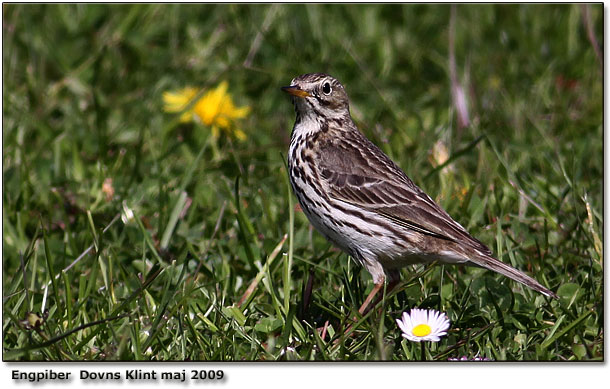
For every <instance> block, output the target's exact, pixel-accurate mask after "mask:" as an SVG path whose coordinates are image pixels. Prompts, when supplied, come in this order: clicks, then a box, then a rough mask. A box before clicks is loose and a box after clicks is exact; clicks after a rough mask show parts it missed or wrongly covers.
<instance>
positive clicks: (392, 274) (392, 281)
mask: <svg viewBox="0 0 610 389" xmlns="http://www.w3.org/2000/svg"><path fill="white" fill-rule="evenodd" d="M399 281H400V271H398V270H390V271H389V272H388V285H387V287H386V288H385V290H384V293H382V294H381V295H380V296H378V297H377V299H376V300H375V302H374V303H372V304H371V301H373V298H374V297H375V295H376V294H377V293H379V290H380V289H381V288H382V287H383V284H384V283H385V278H383V279H382V280H380V281H378V283H377V284H375V286H374V287H373V290H371V293H369V295H368V296H367V297H366V300H364V303H362V306H361V307H360V309H358V312H360V314H361V315H365V314H366V313H367V312H368V311H369V310H370V309H372V308H374V307H376V306H377V304H379V302H380V301H381V300H383V298H384V297H385V296H387V295H388V294H390V292H391V291H392V290H394V288H395V287H396V285H398V282H399ZM369 304H371V307H370V308H368V309H367V307H368V305H369Z"/></svg>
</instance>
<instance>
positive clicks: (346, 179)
mask: <svg viewBox="0 0 610 389" xmlns="http://www.w3.org/2000/svg"><path fill="white" fill-rule="evenodd" d="M282 90H283V91H284V92H287V93H289V94H290V95H292V100H293V103H294V106H295V110H296V121H295V123H294V128H293V130H292V135H291V139H290V150H289V153H288V168H289V175H290V183H291V184H292V189H293V190H294V193H295V195H296V196H297V198H298V199H299V203H300V204H301V208H302V209H303V212H304V213H305V215H307V218H308V219H309V221H310V222H311V224H313V226H314V227H315V228H316V229H317V230H318V231H319V232H320V233H321V234H322V235H324V236H325V237H326V239H328V240H329V241H331V242H332V243H334V244H335V245H336V246H338V247H339V248H341V249H342V250H343V251H345V252H346V253H348V254H349V255H351V256H352V257H353V258H354V259H355V260H356V261H357V262H359V263H360V264H361V265H362V266H364V267H365V268H366V269H367V270H368V271H369V273H371V276H372V277H373V282H374V283H375V286H374V288H373V290H372V291H371V293H370V294H369V296H368V297H367V298H366V300H365V301H364V303H363V304H362V306H361V307H360V310H359V311H360V312H361V313H363V312H364V311H365V310H366V308H367V306H368V305H369V304H370V303H371V301H372V300H373V298H374V296H375V294H376V293H377V292H378V291H379V290H380V289H381V287H382V286H383V284H384V282H385V280H386V277H387V278H388V281H389V282H390V288H391V287H393V285H395V284H396V283H397V281H398V279H399V277H400V272H399V271H400V269H401V268H402V267H405V266H407V265H410V264H417V263H433V262H436V261H438V262H439V263H448V264H465V265H472V266H480V267H484V268H486V269H489V270H493V271H495V272H498V273H500V274H503V275H505V276H507V277H509V278H512V279H513V280H515V281H518V282H521V283H522V284H524V285H526V286H528V287H530V288H532V289H534V290H536V291H538V292H540V293H543V294H545V295H547V296H550V297H554V298H557V295H556V294H555V293H553V292H552V291H550V290H549V289H547V288H545V287H544V286H542V285H541V284H540V283H539V282H538V281H536V280H535V279H533V278H532V277H530V276H527V275H525V274H523V273H522V272H520V271H519V270H516V269H514V268H512V267H511V266H509V265H507V264H505V263H504V262H501V261H499V260H497V259H496V258H494V257H493V256H492V253H491V251H490V250H489V249H488V248H487V246H485V245H484V244H483V243H481V242H480V241H478V240H477V239H475V238H473V237H472V236H471V235H470V234H469V233H468V232H467V231H466V230H465V229H464V227H462V226H461V225H460V224H459V223H458V222H456V221H455V220H453V219H452V218H451V216H449V214H447V212H445V211H444V210H443V209H442V208H441V207H440V206H439V205H438V204H436V203H435V202H434V201H433V200H432V199H431V198H430V196H428V195H427V194H426V193H424V192H423V191H422V190H421V189H420V188H418V187H417V186H416V185H415V184H414V183H413V181H411V179H410V178H409V177H407V175H406V174H405V173H404V172H403V171H402V170H401V169H400V168H399V167H398V166H397V165H396V164H395V163H394V162H392V160H391V159H390V158H389V157H388V156H387V155H385V154H384V153H383V151H381V150H380V149H379V148H378V147H377V146H375V145H374V144H373V143H372V142H371V141H369V140H368V139H367V138H366V137H365V136H364V135H363V134H362V133H361V132H360V131H358V128H356V125H355V124H354V122H353V121H352V118H351V116H350V112H349V100H348V97H347V94H346V93H345V89H344V88H343V85H341V83H339V81H337V80H336V79H335V78H333V77H331V76H329V75H327V74H322V73H313V74H304V75H302V76H299V77H297V78H295V79H293V80H292V82H291V83H290V86H287V87H283V88H282Z"/></svg>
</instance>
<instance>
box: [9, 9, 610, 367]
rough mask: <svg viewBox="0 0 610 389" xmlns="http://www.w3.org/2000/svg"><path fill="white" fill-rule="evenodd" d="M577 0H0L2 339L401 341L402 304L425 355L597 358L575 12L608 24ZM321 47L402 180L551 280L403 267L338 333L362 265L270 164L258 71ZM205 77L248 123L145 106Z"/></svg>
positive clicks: (598, 75)
mask: <svg viewBox="0 0 610 389" xmlns="http://www.w3.org/2000/svg"><path fill="white" fill-rule="evenodd" d="M583 10H584V8H582V7H581V6H575V5H494V6H487V5H461V6H458V7H457V9H456V11H457V12H456V15H455V26H454V27H455V30H451V29H450V27H449V26H450V23H449V21H450V15H451V8H450V6H448V5H404V6H401V5H383V6H380V5H357V6H353V5H219V6H214V5H143V4H137V5H111V6H109V5H17V4H7V5H4V7H3V29H4V31H3V39H4V40H3V58H2V61H3V68H2V69H3V74H2V77H3V86H4V88H3V91H2V98H3V112H2V116H3V118H2V126H3V132H2V140H3V149H2V162H3V170H2V173H3V187H2V188H3V190H2V202H3V208H2V218H3V219H2V222H3V223H2V224H3V240H2V244H3V248H2V257H3V261H2V265H3V278H2V281H3V322H2V329H3V339H2V341H3V358H4V360H84V359H85V360H222V361H242V360H379V359H384V360H417V359H420V358H421V349H420V346H419V345H418V344H414V343H409V342H408V341H407V340H405V339H403V338H402V337H401V336H400V332H399V329H398V328H397V326H396V323H395V319H396V318H398V317H399V316H400V315H401V313H402V312H403V311H405V310H408V309H410V308H412V307H425V308H434V309H439V310H442V311H444V312H446V313H447V315H448V316H449V318H450V320H451V323H452V325H451V329H450V331H449V334H448V336H447V337H444V338H443V339H442V340H441V341H440V342H439V343H436V344H431V345H429V346H428V347H427V348H426V355H425V357H426V359H430V360H432V359H434V360H447V359H448V358H457V357H461V356H468V357H470V358H473V357H475V356H479V357H485V358H490V359H493V360H498V361H504V360H518V361H523V360H545V361H547V360H550V361H564V360H602V359H603V357H604V355H603V340H604V339H603V319H604V317H603V305H602V290H603V270H602V263H603V245H602V241H603V232H602V231H603V200H602V196H603V168H602V166H603V142H602V139H603V108H602V104H603V85H602V81H603V69H602V67H601V65H600V62H599V59H598V57H597V56H596V52H595V50H594V47H593V45H592V43H591V40H590V39H589V37H588V34H587V23H588V25H589V26H590V27H591V29H592V32H593V35H594V36H595V37H597V40H598V42H597V44H598V45H599V47H603V40H602V39H603V9H602V6H601V5H592V6H590V7H589V8H588V10H589V17H588V19H587V18H583ZM585 21H587V23H585ZM450 31H453V34H454V38H455V59H456V70H457V72H456V74H457V77H458V80H459V81H460V82H461V84H462V85H463V87H464V89H465V91H466V94H467V96H468V101H469V115H470V120H471V123H470V125H469V126H468V127H465V128H460V127H459V126H458V121H457V116H456V113H455V110H454V109H453V105H452V100H451V82H450V67H449V59H448V58H449V34H450ZM259 33H260V35H259V38H256V37H257V34H259ZM256 42H258V43H256ZM317 71H323V72H328V73H331V74H333V75H334V76H336V77H337V78H338V79H339V80H340V81H341V82H343V83H344V85H346V88H347V91H348V93H349V95H350V98H351V103H352V115H353V117H354V119H355V121H356V122H357V124H358V125H359V127H360V129H361V130H362V131H363V132H364V133H365V134H366V135H367V136H368V137H369V138H370V139H372V140H373V141H374V142H375V143H377V144H378V145H380V147H381V148H382V149H383V150H384V151H385V152H386V153H388V155H390V156H391V157H392V158H393V159H394V160H395V161H396V162H397V163H398V164H399V165H400V166H401V167H402V168H403V169H404V170H405V171H406V172H407V174H409V175H410V177H411V178H412V179H413V180H414V181H415V182H416V183H417V184H418V185H419V186H421V187H422V188H423V189H424V190H425V191H426V192H428V193H429V194H430V195H431V196H432V197H433V198H434V199H436V200H437V201H439V202H440V203H441V204H442V205H443V207H445V209H446V210H447V211H448V212H449V213H450V214H451V215H452V216H453V217H454V218H455V219H456V220H458V221H459V222H460V223H462V224H463V225H464V226H465V227H467V228H468V229H469V231H470V232H471V233H472V234H473V235H475V236H477V237H478V238H479V239H480V240H482V241H483V242H485V243H486V244H487V245H489V246H490V248H492V250H493V251H494V253H496V254H497V256H498V257H499V258H501V259H502V260H503V261H506V262H508V263H510V264H511V265H513V266H515V267H517V268H519V269H522V270H524V271H526V272H528V273H530V274H532V275H534V276H535V277H536V278H537V279H538V280H540V281H541V282H542V283H543V284H545V285H547V286H548V287H550V288H551V289H553V290H555V291H556V292H557V293H558V294H559V296H560V299H559V300H557V301H550V300H549V299H548V298H545V297H544V296H542V295H540V294H537V293H535V292H532V291H531V290H528V289H525V288H524V287H522V286H521V285H518V284H516V283H514V282H512V281H509V280H507V279H504V278H502V277H501V276H498V275H496V274H492V273H491V272H488V271H484V270H482V269H475V268H462V267H454V266H440V265H438V266H430V267H422V266H417V267H412V268H407V269H405V270H403V273H402V280H403V281H402V283H401V285H400V287H399V288H398V289H397V291H395V292H393V293H392V294H390V295H389V296H386V299H385V304H384V306H383V308H382V309H381V310H379V311H377V310H374V311H372V312H371V313H370V314H369V315H367V316H366V317H364V318H360V319H359V320H358V321H357V324H356V327H355V332H354V336H352V337H344V336H342V334H343V331H344V330H345V328H346V327H347V326H348V325H349V324H350V322H351V319H352V318H353V317H354V315H355V311H356V310H357V308H358V307H359V306H360V304H361V303H362V301H363V300H364V297H365V296H366V294H367V293H368V291H369V290H370V289H371V288H372V282H371V279H370V276H369V275H368V273H367V272H366V271H365V270H363V269H361V268H359V267H358V266H357V265H356V264H355V263H354V262H353V261H352V260H351V259H349V258H348V257H347V255H345V254H343V253H341V252H339V251H337V250H336V249H334V248H333V247H332V246H331V245H330V244H329V243H327V242H326V241H325V240H324V238H323V237H322V236H320V235H319V234H318V233H317V232H315V231H312V229H311V227H310V226H309V223H308V221H307V219H306V217H305V216H304V215H303V213H302V212H300V211H299V210H298V209H296V210H295V204H296V200H295V199H294V198H293V197H292V196H293V195H292V193H291V191H290V187H289V185H288V180H287V175H286V170H285V165H284V163H285V156H286V151H287V148H288V142H289V137H290V130H291V128H292V124H293V120H294V111H293V107H292V106H291V104H290V101H289V98H288V97H287V96H286V95H284V94H283V93H281V91H280V89H279V88H280V87H281V86H284V85H287V84H288V83H289V82H290V80H291V79H292V78H293V77H295V76H297V75H299V74H302V73H308V72H317ZM221 80H227V81H228V82H229V92H230V93H231V94H232V96H233V98H234V100H235V102H236V105H238V106H244V105H248V106H250V107H251V108H252V111H251V113H250V114H249V115H248V117H247V118H246V119H244V120H243V121H241V122H239V126H240V127H241V128H242V129H243V130H244V131H245V132H246V133H247V135H248V139H247V141H245V142H240V141H238V140H236V139H232V138H231V137H229V136H226V134H224V135H222V136H220V137H219V138H218V139H214V138H213V137H212V136H211V132H210V128H209V127H208V126H205V125H202V124H195V123H179V122H178V121H177V116H176V115H174V114H168V113H165V112H163V102H162V93H163V92H164V91H167V90H175V89H179V88H182V87H184V86H187V85H192V86H195V87H201V88H208V87H214V86H215V85H217V84H218V83H219V82H220V81H221ZM437 141H441V142H442V143H443V144H444V145H445V146H446V147H447V149H448V151H449V156H450V157H451V159H450V161H449V163H448V165H447V166H446V167H444V168H443V169H437V168H435V167H434V165H433V164H432V163H431V161H430V155H431V151H432V149H433V147H434V146H435V144H436V143H437ZM106 180H111V183H112V186H113V189H114V195H113V196H109V197H108V196H107V194H106V193H105V192H104V191H103V190H102V188H103V185H104V182H105V181H106ZM106 182H107V183H109V182H110V181H106ZM129 210H130V211H131V212H133V215H134V216H133V218H128V217H127V216H128V215H127V214H128V213H129ZM121 216H122V217H121ZM76 259H79V261H78V262H76V263H74V262H75V260H76ZM246 291H248V293H246ZM309 291H311V293H309ZM242 297H243V299H242ZM43 311H46V314H44V315H43ZM29 312H34V313H37V314H39V315H40V316H41V319H43V320H41V323H39V325H38V326H36V325H26V323H27V319H28V318H32V317H33V316H31V315H30V316H29V314H28V313H29ZM325 323H328V327H327V334H326V336H325V337H324V338H322V337H321V335H320V333H321V331H320V330H318V329H320V328H322V327H324V325H325ZM30 324H35V320H31V321H30Z"/></svg>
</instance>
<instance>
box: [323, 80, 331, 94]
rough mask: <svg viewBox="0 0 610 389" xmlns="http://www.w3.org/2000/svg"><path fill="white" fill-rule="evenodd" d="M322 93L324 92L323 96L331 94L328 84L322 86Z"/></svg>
mask: <svg viewBox="0 0 610 389" xmlns="http://www.w3.org/2000/svg"><path fill="white" fill-rule="evenodd" d="M322 92H324V94H325V95H329V94H330V92H332V89H331V88H330V83H328V82H325V83H324V85H322Z"/></svg>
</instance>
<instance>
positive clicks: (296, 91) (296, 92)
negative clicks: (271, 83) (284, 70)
mask: <svg viewBox="0 0 610 389" xmlns="http://www.w3.org/2000/svg"><path fill="white" fill-rule="evenodd" d="M282 90H283V91H284V92H286V93H289V94H291V95H293V96H296V97H301V98H303V97H309V96H311V95H310V94H309V93H308V92H306V91H304V90H303V89H301V88H299V87H298V86H296V85H290V86H283V87H282Z"/></svg>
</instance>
